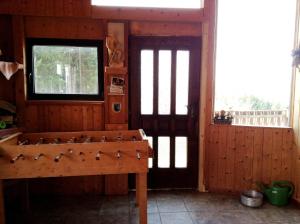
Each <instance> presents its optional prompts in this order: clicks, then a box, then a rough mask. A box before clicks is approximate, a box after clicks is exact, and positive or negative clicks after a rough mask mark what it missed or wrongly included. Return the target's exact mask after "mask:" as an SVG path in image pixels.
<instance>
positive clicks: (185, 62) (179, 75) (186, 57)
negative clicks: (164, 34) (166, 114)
mask: <svg viewBox="0 0 300 224" xmlns="http://www.w3.org/2000/svg"><path fill="white" fill-rule="evenodd" d="M189 61H190V52H189V51H177V59H176V114H182V115H186V114H187V113H188V110H187V106H188V97H189Z"/></svg>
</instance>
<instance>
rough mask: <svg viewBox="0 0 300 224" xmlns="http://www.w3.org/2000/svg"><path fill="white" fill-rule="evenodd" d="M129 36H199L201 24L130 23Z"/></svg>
mask: <svg viewBox="0 0 300 224" xmlns="http://www.w3.org/2000/svg"><path fill="white" fill-rule="evenodd" d="M130 34H131V35H135V36H201V35H202V25H201V23H183V22H180V23H179V22H177V23H167V22H137V21H133V22H131V23H130Z"/></svg>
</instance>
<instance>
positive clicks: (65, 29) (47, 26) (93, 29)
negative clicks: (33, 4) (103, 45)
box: [25, 17, 104, 40]
mask: <svg viewBox="0 0 300 224" xmlns="http://www.w3.org/2000/svg"><path fill="white" fill-rule="evenodd" d="M25 30H26V37H36V38H68V39H96V40H99V39H104V26H103V22H102V21H101V20H96V19H82V18H81V19H76V18H75V19H74V18H72V19H71V18H53V17H25Z"/></svg>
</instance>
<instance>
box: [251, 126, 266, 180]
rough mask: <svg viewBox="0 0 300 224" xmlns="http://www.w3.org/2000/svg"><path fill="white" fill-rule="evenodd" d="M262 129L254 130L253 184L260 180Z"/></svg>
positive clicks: (261, 171) (261, 170)
mask: <svg viewBox="0 0 300 224" xmlns="http://www.w3.org/2000/svg"><path fill="white" fill-rule="evenodd" d="M263 142H264V129H263V128H255V130H254V150H253V183H255V182H257V181H261V180H262V173H263V169H262V167H263V165H262V164H263Z"/></svg>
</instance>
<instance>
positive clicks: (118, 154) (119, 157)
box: [117, 150, 121, 159]
mask: <svg viewBox="0 0 300 224" xmlns="http://www.w3.org/2000/svg"><path fill="white" fill-rule="evenodd" d="M117 159H121V151H120V150H119V151H117Z"/></svg>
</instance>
